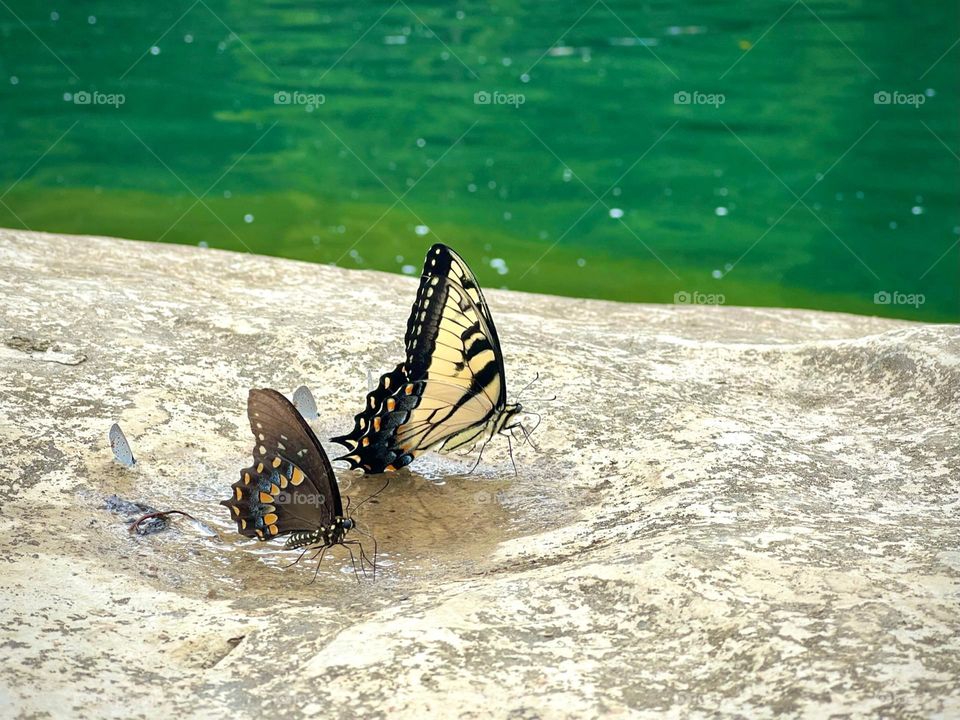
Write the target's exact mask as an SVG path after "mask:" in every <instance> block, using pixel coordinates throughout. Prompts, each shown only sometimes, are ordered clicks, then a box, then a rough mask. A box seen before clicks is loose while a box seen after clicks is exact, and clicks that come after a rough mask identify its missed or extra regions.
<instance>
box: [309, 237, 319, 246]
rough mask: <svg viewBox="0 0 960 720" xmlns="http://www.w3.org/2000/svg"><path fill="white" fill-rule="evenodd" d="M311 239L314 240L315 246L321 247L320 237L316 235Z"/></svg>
mask: <svg viewBox="0 0 960 720" xmlns="http://www.w3.org/2000/svg"><path fill="white" fill-rule="evenodd" d="M310 239H311V240H313V244H314V245H319V244H320V236H319V235H314V236H313V237H312V238H310Z"/></svg>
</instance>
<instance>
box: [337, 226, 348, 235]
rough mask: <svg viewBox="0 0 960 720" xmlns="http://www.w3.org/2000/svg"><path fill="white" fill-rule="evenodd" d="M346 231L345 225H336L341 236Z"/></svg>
mask: <svg viewBox="0 0 960 720" xmlns="http://www.w3.org/2000/svg"><path fill="white" fill-rule="evenodd" d="M346 231H347V226H346V225H337V232H338V233H340V234H341V235H343V234H344V233H345V232H346Z"/></svg>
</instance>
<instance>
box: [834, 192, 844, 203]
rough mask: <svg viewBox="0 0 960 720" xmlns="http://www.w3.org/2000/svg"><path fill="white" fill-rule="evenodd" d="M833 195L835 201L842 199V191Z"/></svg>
mask: <svg viewBox="0 0 960 720" xmlns="http://www.w3.org/2000/svg"><path fill="white" fill-rule="evenodd" d="M834 197H836V198H837V202H840V201H841V200H843V193H837V194H836V195H835V196H834Z"/></svg>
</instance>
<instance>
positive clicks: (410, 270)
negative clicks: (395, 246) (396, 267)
mask: <svg viewBox="0 0 960 720" xmlns="http://www.w3.org/2000/svg"><path fill="white" fill-rule="evenodd" d="M416 271H417V269H416V268H415V267H414V266H413V265H404V266H403V267H402V268H400V272H402V273H403V274H404V275H413V274H414V273H415V272H416Z"/></svg>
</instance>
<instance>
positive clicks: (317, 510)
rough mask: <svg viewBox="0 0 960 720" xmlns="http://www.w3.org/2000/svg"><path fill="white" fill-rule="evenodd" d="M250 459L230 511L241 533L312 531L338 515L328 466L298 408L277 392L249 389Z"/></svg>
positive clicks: (261, 536) (337, 493)
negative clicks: (251, 449)
mask: <svg viewBox="0 0 960 720" xmlns="http://www.w3.org/2000/svg"><path fill="white" fill-rule="evenodd" d="M247 417H248V419H249V420H250V429H251V431H252V432H253V436H254V447H253V459H254V463H253V465H251V466H250V467H248V468H244V469H243V470H241V471H240V480H238V481H237V482H235V483H234V484H233V485H232V486H231V489H232V490H233V496H232V497H231V498H230V499H229V500H223V501H222V502H221V503H220V504H221V505H224V506H226V507H227V508H229V509H230V512H231V515H232V517H233V519H234V520H235V521H236V522H237V528H238V530H239V532H240V533H241V534H242V535H246V536H247V537H256V538H259V539H261V540H266V539H269V538H271V537H275V536H278V535H284V534H287V533H291V532H298V531H313V530H316V529H317V528H319V527H322V526H324V525H330V524H332V523H333V522H334V521H335V520H336V518H338V517H341V516H342V515H343V507H342V505H341V501H340V491H339V489H338V487H337V481H336V477H335V475H334V473H333V468H331V467H330V460H329V459H328V458H327V454H326V453H325V452H324V450H323V447H322V446H321V445H320V441H319V440H317V436H316V435H314V433H313V430H311V429H310V426H309V425H307V422H306V421H305V420H304V419H303V417H302V416H301V415H300V413H299V412H298V411H297V409H296V408H295V407H294V406H293V405H292V404H291V403H290V401H289V400H287V399H286V398H285V397H284V396H283V395H281V394H280V393H278V392H277V391H276V390H270V389H264V390H251V391H250V395H249V398H248V400H247Z"/></svg>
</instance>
